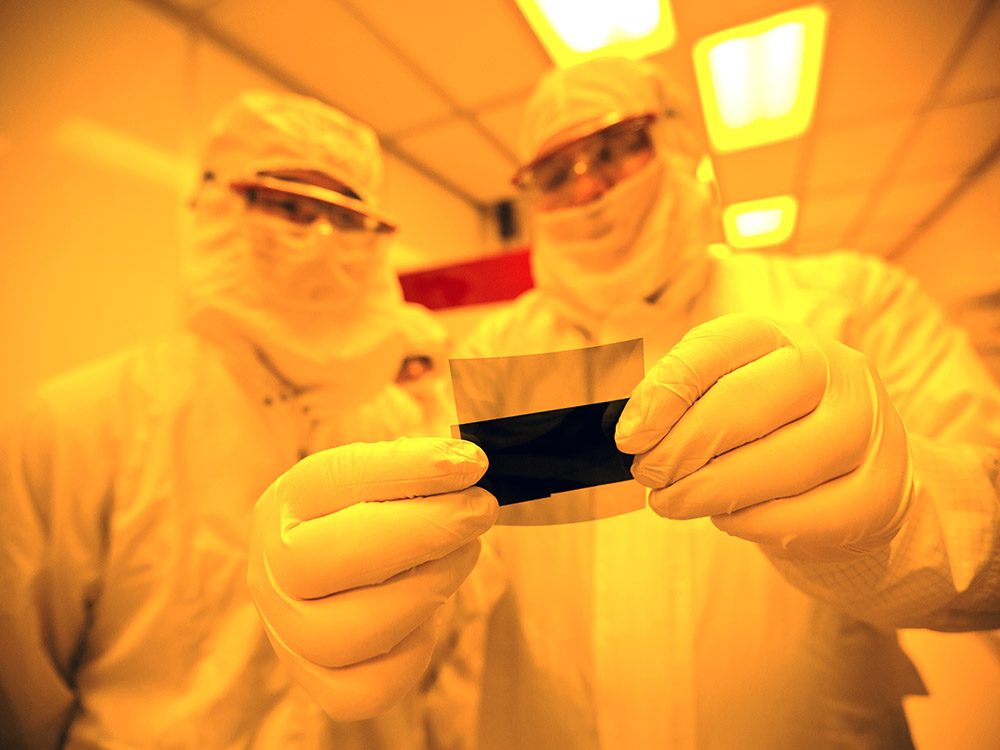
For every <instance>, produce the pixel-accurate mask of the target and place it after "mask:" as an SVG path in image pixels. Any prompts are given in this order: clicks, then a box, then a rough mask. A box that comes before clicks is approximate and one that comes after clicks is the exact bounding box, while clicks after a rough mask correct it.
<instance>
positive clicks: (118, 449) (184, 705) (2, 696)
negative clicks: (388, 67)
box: [0, 94, 471, 750]
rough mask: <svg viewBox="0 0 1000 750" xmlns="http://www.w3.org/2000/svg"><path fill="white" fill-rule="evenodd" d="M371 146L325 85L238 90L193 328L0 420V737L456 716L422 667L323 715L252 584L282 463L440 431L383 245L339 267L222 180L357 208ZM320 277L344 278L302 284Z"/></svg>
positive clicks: (111, 739)
mask: <svg viewBox="0 0 1000 750" xmlns="http://www.w3.org/2000/svg"><path fill="white" fill-rule="evenodd" d="M380 164H381V162H380V156H379V153H378V146H377V143H376V141H375V140H374V136H373V135H372V133H371V131H370V130H369V129H368V128H367V127H365V126H363V125H360V124H359V123H355V122H353V121H351V120H349V119H348V118H346V117H344V116H343V115H341V114H340V113H339V112H335V111H333V110H331V109H330V108H328V107H325V106H323V105H321V104H320V103H319V102H315V101H312V100H307V99H302V98H299V97H293V96H285V95H270V94H254V95H249V96H245V97H242V98H241V99H240V100H239V101H238V102H237V103H236V104H235V105H234V107H233V108H232V109H231V110H229V111H228V113H227V114H225V115H224V117H223V118H222V119H221V120H220V124H219V126H218V128H217V130H216V131H215V133H214V134H213V136H212V138H211V139H210V142H209V149H208V155H207V157H206V170H207V171H210V172H211V175H210V177H209V179H207V180H206V182H205V184H204V186H203V189H202V193H201V194H200V195H199V198H198V202H197V206H196V209H195V222H196V225H197V232H198V235H197V240H196V242H195V243H194V247H193V248H191V249H190V250H189V252H188V254H187V256H186V258H185V263H184V270H185V278H186V294H187V296H186V302H187V304H188V307H189V312H190V318H189V326H188V328H189V330H187V331H185V332H183V333H180V334H178V335H177V336H176V337H173V338H170V339H169V340H164V341H160V342H156V343H153V344H150V345H148V346H145V347H142V348H138V349H136V350H134V351H131V352H128V353H124V354H121V355H117V356H115V357H112V358H109V359H106V360H104V361H102V362H100V363H97V364H93V365H90V366H87V367H84V368H82V369H80V370H78V371H75V372H73V373H70V374H67V375H65V376H63V377H60V378H57V379H55V380H53V381H52V382H50V383H48V384H46V385H45V386H44V387H42V388H41V390H40V392H39V393H38V395H37V398H36V399H35V400H34V402H33V403H32V404H31V405H30V407H29V408H28V409H27V410H26V414H25V415H24V417H23V418H22V419H20V420H18V421H17V422H16V423H15V424H12V425H10V427H11V429H10V430H9V431H8V435H7V440H6V441H5V445H4V452H3V456H2V461H3V463H2V469H3V473H2V483H0V514H2V517H0V591H2V592H3V596H2V597H0V632H2V633H3V644H2V646H0V746H3V747H5V748H19V747H30V748H55V747H58V746H64V747H67V748H116V749H120V750H125V749H126V748H128V749H130V750H131V749H137V748H189V749H190V750H209V749H218V750H221V749H222V748H226V749H228V750H246V749H247V748H277V747H281V748H302V749H308V750H314V749H315V748H338V749H339V748H357V750H362V749H363V748H364V749H367V748H373V747H386V748H400V747H403V748H424V747H426V746H427V744H428V743H429V742H430V740H429V737H431V736H433V733H432V729H433V727H434V726H435V725H437V724H441V725H442V726H445V725H446V726H449V727H450V726H451V725H453V724H454V723H456V722H457V721H458V719H457V718H456V716H457V715H458V714H460V713H461V705H462V703H464V702H465V700H464V698H463V699H462V700H461V701H459V702H458V703H452V702H450V698H449V695H451V694H449V693H448V692H447V691H441V690H439V689H438V687H437V685H436V684H435V682H434V681H433V680H427V681H425V682H424V683H422V684H421V685H420V686H419V687H418V688H417V690H416V691H414V693H413V694H412V695H411V696H410V697H409V698H406V699H404V701H403V702H402V703H401V704H400V705H399V706H397V707H396V709H395V710H394V711H392V712H390V713H388V714H386V715H384V716H382V717H379V718H378V719H375V720H372V721H365V722H353V723H344V722H334V721H332V720H331V719H330V718H329V717H328V716H327V715H326V714H325V713H324V712H323V711H322V710H321V708H320V707H319V706H318V705H317V704H316V703H315V702H314V701H313V700H312V699H311V698H310V697H309V696H308V695H307V694H306V693H305V692H304V691H303V690H302V689H301V688H300V687H299V686H298V685H297V684H295V682H294V681H293V680H292V678H291V677H290V676H289V674H288V672H287V670H286V669H285V668H284V667H283V666H282V665H281V664H280V663H279V661H278V659H277V658H276V656H275V653H274V651H273V649H272V647H271V645H270V644H269V643H268V641H267V638H266V637H265V634H264V631H263V628H262V626H261V622H260V620H259V618H258V616H257V613H256V611H255V608H254V605H253V603H252V601H251V598H250V596H249V595H248V592H247V589H246V568H247V554H248V552H247V544H248V537H249V530H250V523H251V511H252V508H253V504H254V502H255V500H256V499H257V498H258V496H259V495H260V494H261V493H262V492H263V491H264V489H265V488H266V487H267V486H268V484H269V483H270V482H271V481H272V480H273V479H274V478H275V477H276V476H278V475H279V474H280V473H281V472H283V471H284V470H285V469H287V468H288V467H289V466H291V465H293V464H294V463H295V462H296V461H297V460H298V459H299V458H301V457H302V456H303V455H306V454H311V453H314V452H316V451H318V450H321V449H325V448H329V447H333V446H342V445H345V444H350V443H355V442H357V441H366V442H373V441H380V440H392V439H394V438H397V437H398V436H400V435H428V434H433V433H436V432H439V431H440V430H441V421H442V412H441V407H440V402H439V401H438V400H437V399H435V398H433V394H432V392H431V390H430V389H427V388H424V387H423V384H422V383H421V382H419V381H418V382H416V383H411V382H407V383H402V382H400V383H397V382H396V377H397V373H398V372H399V370H400V366H401V364H402V363H403V360H404V358H405V357H406V356H408V355H428V356H429V357H431V358H433V357H435V356H437V355H438V354H439V352H440V349H441V346H442V338H441V331H440V329H439V328H438V327H437V325H436V324H435V323H434V322H433V321H432V320H431V319H430V318H429V316H428V315H427V314H426V312H425V311H422V310H419V309H416V308H413V307H410V306H408V305H406V304H405V303H404V302H403V301H402V297H401V293H400V290H399V287H398V284H397V283H396V282H395V280H394V279H393V278H392V277H391V276H390V273H389V269H388V267H387V265H386V262H385V253H384V247H381V246H375V247H371V248H369V249H368V253H367V255H365V256H363V257H362V258H361V259H360V263H358V262H356V261H358V259H357V258H353V259H351V262H352V263H354V265H353V266H350V267H348V266H349V264H348V262H347V261H344V262H341V260H342V256H341V255H339V253H340V252H341V250H342V248H339V247H336V246H334V245H330V244H329V243H328V244H327V245H326V246H324V247H325V248H326V249H325V251H324V252H326V253H327V254H326V255H322V256H319V257H318V258H317V257H313V258H305V259H303V257H302V256H301V254H300V255H295V252H296V251H297V252H299V253H307V252H308V251H310V249H314V248H316V247H320V244H319V243H318V242H317V244H315V245H310V244H309V243H310V240H309V238H308V237H306V232H305V230H298V229H294V228H292V229H285V228H282V227H281V226H280V225H279V224H278V223H276V222H271V223H270V224H267V223H266V222H264V223H255V222H252V221H251V219H252V218H253V217H251V215H250V214H251V212H250V211H249V210H248V209H247V208H246V206H245V205H244V203H243V199H242V198H241V197H240V196H238V195H237V194H236V193H234V192H232V191H231V190H230V189H229V185H228V180H230V179H237V178H239V179H244V180H254V179H256V177H257V176H258V175H259V173H260V172H261V171H264V170H267V171H269V172H270V171H276V170H291V169H295V170H312V171H315V172H318V173H321V174H322V175H323V176H325V177H327V178H332V179H333V180H337V181H340V182H341V183H344V184H346V185H347V186H349V187H350V189H351V190H352V191H353V192H354V193H355V194H356V195H357V196H358V197H359V198H360V199H361V202H362V203H363V204H364V205H365V206H366V207H367V206H371V205H373V202H374V199H375V197H376V195H377V187H378V181H379V170H380ZM289 188H290V189H292V188H295V186H294V185H289ZM296 232H297V233H298V235H297V236H296V234H295V233H296ZM324 237H325V238H326V239H327V240H330V241H336V240H337V239H338V235H337V233H336V232H333V233H328V234H326V235H324ZM284 240H289V241H291V240H295V241H296V243H297V244H295V246H294V247H291V248H289V247H286V246H283V245H282V244H281V243H282V242H283V241H284ZM358 265H361V266H363V268H362V269H361V270H358V268H357V266H358ZM303 269H304V270H303ZM345 269H346V271H345ZM347 271H349V272H350V273H347ZM319 282H323V283H325V284H327V289H328V290H329V289H330V288H331V285H333V286H335V285H336V284H338V283H342V284H343V286H342V288H339V289H335V290H334V292H333V293H332V294H327V295H318V294H317V295H313V296H304V295H302V294H300V292H302V289H301V288H300V287H302V286H305V287H306V291H307V292H308V291H310V290H314V289H317V288H320V287H319V286H318V283H319ZM310 284H312V285H313V286H312V287H310V286H309V285H310ZM303 299H305V301H304V302H303ZM345 300H346V301H347V303H349V304H348V306H347V307H346V308H345ZM265 363H267V364H265ZM456 609H457V611H458V612H459V615H461V612H462V610H461V607H457V608H456ZM470 617H471V615H470ZM460 619H461V618H460ZM453 689H454V690H455V693H456V694H459V695H460V694H461V687H460V686H459V687H457V688H456V687H455V686H454V685H453ZM434 706H437V709H434V708H433V707H434ZM443 706H447V707H448V708H447V710H444V709H443V708H442V707H443ZM435 710H436V711H437V713H435ZM442 718H443V719H446V722H445V723H444V724H442V722H441V719H442ZM429 727H430V729H429ZM60 743H64V744H63V745H60Z"/></svg>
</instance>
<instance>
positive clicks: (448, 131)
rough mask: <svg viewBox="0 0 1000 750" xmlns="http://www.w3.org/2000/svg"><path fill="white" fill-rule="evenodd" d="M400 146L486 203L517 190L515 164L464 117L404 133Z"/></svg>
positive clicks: (504, 197)
mask: <svg viewBox="0 0 1000 750" xmlns="http://www.w3.org/2000/svg"><path fill="white" fill-rule="evenodd" d="M396 145H397V147H398V148H399V149H400V150H401V151H404V152H406V153H408V154H411V155H412V156H413V157H414V158H415V159H416V160H418V161H420V162H422V163H424V164H427V165H428V166H430V167H431V168H432V169H433V170H434V171H436V172H438V173H439V174H441V175H442V176H443V177H445V178H446V179H448V180H450V181H452V182H454V183H455V184H456V185H457V186H458V187H459V188H461V189H462V190H464V191H466V192H467V193H468V194H470V195H472V196H473V197H474V198H476V199H477V200H479V201H481V202H483V203H492V202H494V201H497V200H502V199H506V198H510V197H511V196H512V195H513V193H514V189H513V187H511V185H510V174H511V171H512V169H513V165H512V164H511V163H510V161H509V160H507V159H506V158H505V157H504V156H503V155H502V154H501V153H500V152H499V151H497V150H496V149H495V148H493V146H492V145H490V143H489V142H488V141H486V140H485V139H484V138H483V137H482V136H481V135H480V134H479V133H478V132H476V130H475V128H473V127H472V126H471V125H470V124H469V123H468V122H465V121H464V120H460V119H455V120H451V121H449V122H447V123H445V124H444V125H441V126H440V127H434V128H427V129H424V130H421V131H420V132H419V133H414V134H412V135H408V136H404V137H402V138H400V139H399V140H397V141H396Z"/></svg>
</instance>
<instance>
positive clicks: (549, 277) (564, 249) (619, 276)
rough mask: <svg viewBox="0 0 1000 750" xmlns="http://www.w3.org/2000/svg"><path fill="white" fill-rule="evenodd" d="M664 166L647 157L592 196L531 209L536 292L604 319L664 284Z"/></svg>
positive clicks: (670, 192) (667, 217) (667, 188)
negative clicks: (627, 174) (550, 208)
mask: <svg viewBox="0 0 1000 750" xmlns="http://www.w3.org/2000/svg"><path fill="white" fill-rule="evenodd" d="M665 169H666V167H665V165H664V163H663V162H662V161H660V160H657V159H654V160H653V161H651V162H650V163H649V164H647V165H646V166H644V167H643V168H642V169H641V170H640V171H638V172H636V173H635V174H634V175H632V176H631V177H628V178H626V179H624V180H622V181H621V182H619V183H618V184H617V185H615V186H614V187H612V188H611V189H609V190H608V191H607V192H605V193H604V194H603V195H601V196H600V197H599V198H597V199H596V200H593V201H591V202H589V203H587V204H584V205H582V206H573V207H571V208H564V209H559V210H556V211H549V212H545V213H539V214H537V216H536V218H535V227H536V237H535V242H534V246H533V248H532V255H531V264H532V274H533V276H534V279H535V284H536V286H537V287H538V289H539V290H540V291H542V292H544V293H546V294H549V295H551V296H552V297H554V298H556V299H558V300H560V301H562V302H564V303H567V304H569V305H571V306H573V307H576V308H582V309H583V310H585V311H587V312H588V313H589V314H591V315H598V316H603V315H605V314H606V313H607V312H608V311H610V310H611V309H613V308H614V307H616V306H619V305H621V304H622V303H624V302H627V301H629V300H638V299H642V298H644V297H646V296H648V295H649V294H652V293H653V292H655V291H656V290H657V289H659V288H661V287H662V286H663V285H664V284H665V283H667V281H668V280H669V277H668V276H667V274H668V266H669V265H670V264H671V263H672V262H673V261H672V260H671V259H670V258H669V257H668V256H669V255H670V253H671V249H670V248H669V247H668V243H667V241H666V240H667V228H668V227H669V225H670V223H671V220H672V219H673V214H674V208H675V204H676V199H675V193H674V189H673V187H674V186H673V183H672V182H671V181H670V180H669V179H666V178H665Z"/></svg>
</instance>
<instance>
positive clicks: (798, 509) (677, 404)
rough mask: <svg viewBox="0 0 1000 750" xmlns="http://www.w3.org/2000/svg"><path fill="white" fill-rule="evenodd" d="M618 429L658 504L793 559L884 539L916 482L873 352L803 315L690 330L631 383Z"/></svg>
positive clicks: (841, 553)
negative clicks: (833, 336)
mask: <svg viewBox="0 0 1000 750" xmlns="http://www.w3.org/2000/svg"><path fill="white" fill-rule="evenodd" d="M615 439H616V441H617V444H618V447H619V448H620V449H621V450H622V451H624V452H626V453H632V454H635V455H636V458H635V460H634V461H633V464H632V474H633V476H634V477H635V478H636V479H637V480H638V481H639V482H640V483H641V484H643V485H645V486H646V487H649V488H651V489H652V491H651V492H650V493H649V505H650V507H651V508H652V509H653V510H654V511H655V512H656V513H658V514H659V515H661V516H663V517H666V518H674V519H690V518H696V517H701V516H710V517H711V519H712V521H713V523H714V524H715V525H716V526H717V527H718V528H720V529H722V530H723V531H725V532H727V533H729V534H732V535H734V536H738V537H742V538H744V539H748V540H750V541H754V542H759V543H760V544H763V545H771V547H770V551H771V552H776V553H777V554H779V555H781V556H783V557H785V558H790V559H812V560H839V559H845V558H848V557H855V556H859V555H863V554H866V553H868V552H871V551H874V550H876V549H879V548H881V547H883V546H884V545H886V544H888V543H889V541H890V540H891V539H892V538H893V537H894V536H895V534H896V533H897V532H898V531H899V528H900V527H901V526H902V524H903V521H904V519H905V515H906V512H907V509H908V507H909V502H910V497H911V495H912V486H913V482H912V477H911V468H910V458H909V450H908V447H907V439H906V432H905V430H904V427H903V423H902V421H901V420H900V418H899V415H898V414H897V412H896V410H895V408H894V407H893V405H892V403H891V402H890V400H889V397H888V395H887V394H886V392H885V389H884V387H883V385H882V382H881V381H880V380H879V377H878V374H877V373H876V372H875V370H874V369H873V367H872V365H871V363H870V362H869V361H868V359H867V358H866V357H865V356H864V355H862V354H861V353H859V352H857V351H855V350H853V349H850V348H849V347H847V346H844V345H843V344H841V343H839V342H836V341H832V340H829V339H826V338H824V337H822V336H820V335H818V334H816V333H814V332H812V331H811V330H809V329H807V328H805V327H804V326H802V325H799V324H791V323H778V322H775V321H773V320H768V319H765V318H759V317H753V316H749V315H742V314H740V315H727V316H724V317H721V318H717V319H716V320H713V321H710V322H708V323H705V324H704V325H701V326H698V327H696V328H694V329H692V330H691V331H690V332H688V334H687V335H686V336H685V337H684V338H683V339H682V340H681V341H680V342H679V343H678V344H677V345H676V346H675V347H674V348H673V349H672V350H671V351H670V352H669V353H668V354H667V355H666V356H664V357H663V358H662V359H661V360H660V361H659V362H657V363H656V364H655V365H654V366H653V367H652V368H651V369H650V371H649V373H648V374H647V375H646V377H645V378H644V379H643V380H642V381H641V382H640V383H639V385H638V386H636V388H635V389H634V390H633V391H632V394H631V397H630V399H629V401H628V403H627V405H626V407H625V410H624V411H623V412H622V416H621V418H620V419H619V421H618V426H617V429H616V433H615ZM766 549H767V548H766Z"/></svg>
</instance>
